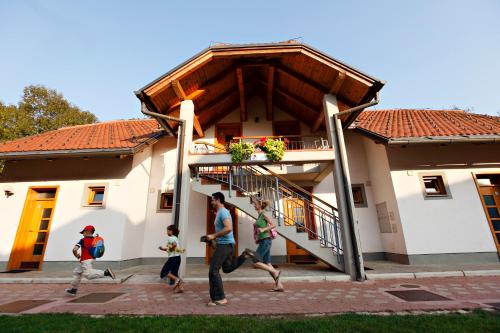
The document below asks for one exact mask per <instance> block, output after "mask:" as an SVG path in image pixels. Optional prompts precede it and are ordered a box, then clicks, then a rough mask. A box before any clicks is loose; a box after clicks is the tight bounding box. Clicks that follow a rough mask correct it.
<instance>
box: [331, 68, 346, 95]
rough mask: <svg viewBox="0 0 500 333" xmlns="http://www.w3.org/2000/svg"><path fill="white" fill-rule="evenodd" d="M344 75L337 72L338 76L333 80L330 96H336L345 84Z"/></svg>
mask: <svg viewBox="0 0 500 333" xmlns="http://www.w3.org/2000/svg"><path fill="white" fill-rule="evenodd" d="M345 78H346V74H345V73H344V72H339V75H337V77H336V78H335V81H334V82H333V85H332V87H331V88H330V92H329V93H330V94H331V95H335V96H336V95H337V94H338V93H339V91H340V88H342V85H343V84H344V82H345Z"/></svg>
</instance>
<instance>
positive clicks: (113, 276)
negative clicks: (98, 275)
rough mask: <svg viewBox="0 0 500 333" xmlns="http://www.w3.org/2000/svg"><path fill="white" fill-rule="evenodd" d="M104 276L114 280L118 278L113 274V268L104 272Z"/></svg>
mask: <svg viewBox="0 0 500 333" xmlns="http://www.w3.org/2000/svg"><path fill="white" fill-rule="evenodd" d="M104 276H109V277H110V278H112V279H113V280H114V279H115V278H116V276H115V273H113V271H112V270H111V268H106V270H105V271H104Z"/></svg>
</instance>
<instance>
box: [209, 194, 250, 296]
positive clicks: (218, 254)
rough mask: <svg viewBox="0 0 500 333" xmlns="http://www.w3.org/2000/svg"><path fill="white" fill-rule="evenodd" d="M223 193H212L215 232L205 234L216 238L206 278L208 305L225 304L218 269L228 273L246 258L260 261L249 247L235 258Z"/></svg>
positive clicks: (229, 216) (230, 222)
mask: <svg viewBox="0 0 500 333" xmlns="http://www.w3.org/2000/svg"><path fill="white" fill-rule="evenodd" d="M224 202H225V198H224V194H222V193H221V192H215V193H214V194H212V202H211V204H212V207H213V208H214V209H216V210H217V215H216V216H215V222H214V223H215V233H214V234H210V235H207V236H206V240H207V241H211V240H213V239H216V240H217V247H216V248H215V252H214V254H213V256H212V260H211V262H210V269H209V272H208V280H209V284H210V299H211V301H210V302H209V303H208V306H216V305H224V304H227V299H226V295H225V294H224V286H223V285H222V278H221V277H220V272H219V271H220V269H221V267H222V271H223V272H224V273H230V272H232V271H234V270H235V269H236V268H238V267H240V266H241V265H242V264H243V263H244V262H245V260H246V259H247V258H254V260H257V261H260V258H258V254H256V253H255V251H252V250H250V249H245V251H243V253H242V254H241V255H240V256H239V257H236V258H233V254H234V243H235V241H234V236H233V221H232V218H231V214H230V213H229V210H227V209H226V207H224Z"/></svg>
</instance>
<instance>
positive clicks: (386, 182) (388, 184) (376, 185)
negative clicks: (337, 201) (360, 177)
mask: <svg viewBox="0 0 500 333" xmlns="http://www.w3.org/2000/svg"><path fill="white" fill-rule="evenodd" d="M360 139H361V142H363V146H364V148H365V154H366V163H367V165H368V176H369V179H370V183H371V186H370V187H368V186H367V187H365V189H369V191H367V196H369V195H370V196H372V198H373V199H372V200H373V203H374V204H375V205H376V204H379V203H382V202H386V204H387V210H388V212H389V220H390V224H391V228H392V232H391V233H380V239H381V241H382V248H383V251H384V252H389V253H397V254H406V244H405V236H406V234H405V230H403V228H402V225H401V218H400V214H399V209H398V204H397V201H396V194H395V192H394V188H393V180H392V178H391V173H390V168H389V162H388V158H387V153H386V150H385V146H384V145H381V144H376V143H375V142H374V141H372V140H369V139H367V138H364V137H361V138H360ZM350 167H351V164H350ZM355 169H356V168H354V170H355ZM351 170H352V167H351ZM353 183H354V181H353ZM369 192H371V194H368V193H369ZM357 211H359V209H358V210H357ZM374 218H375V220H374V221H376V223H377V224H378V220H377V214H376V211H375V215H374ZM373 228H375V227H373ZM379 229H380V228H379ZM360 232H361V235H363V231H362V230H361V231H360ZM362 242H363V243H364V242H365V241H364V240H363V236H362Z"/></svg>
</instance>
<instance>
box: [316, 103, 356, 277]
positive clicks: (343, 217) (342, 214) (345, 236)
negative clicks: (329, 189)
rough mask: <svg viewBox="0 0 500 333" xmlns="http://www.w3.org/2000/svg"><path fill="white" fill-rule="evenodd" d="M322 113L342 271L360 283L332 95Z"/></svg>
mask: <svg viewBox="0 0 500 333" xmlns="http://www.w3.org/2000/svg"><path fill="white" fill-rule="evenodd" d="M323 111H324V113H325V120H326V129H327V134H328V139H329V140H330V142H331V143H332V145H333V151H334V154H335V161H334V172H333V174H334V179H333V181H334V184H335V197H336V198H337V206H338V209H339V218H340V223H341V226H342V227H341V237H342V246H343V250H344V267H345V271H346V273H347V274H349V275H350V276H351V279H353V280H358V281H363V280H364V279H365V270H364V267H363V256H362V252H361V243H360V238H359V230H358V221H357V219H356V216H355V211H354V200H353V197H352V189H351V179H350V175H349V166H348V163H347V153H346V149H345V142H344V133H343V130H342V123H341V121H340V119H338V118H337V117H336V116H335V114H337V113H339V108H338V104H337V98H336V97H335V96H334V95H329V94H328V95H325V97H324V98H323Z"/></svg>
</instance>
